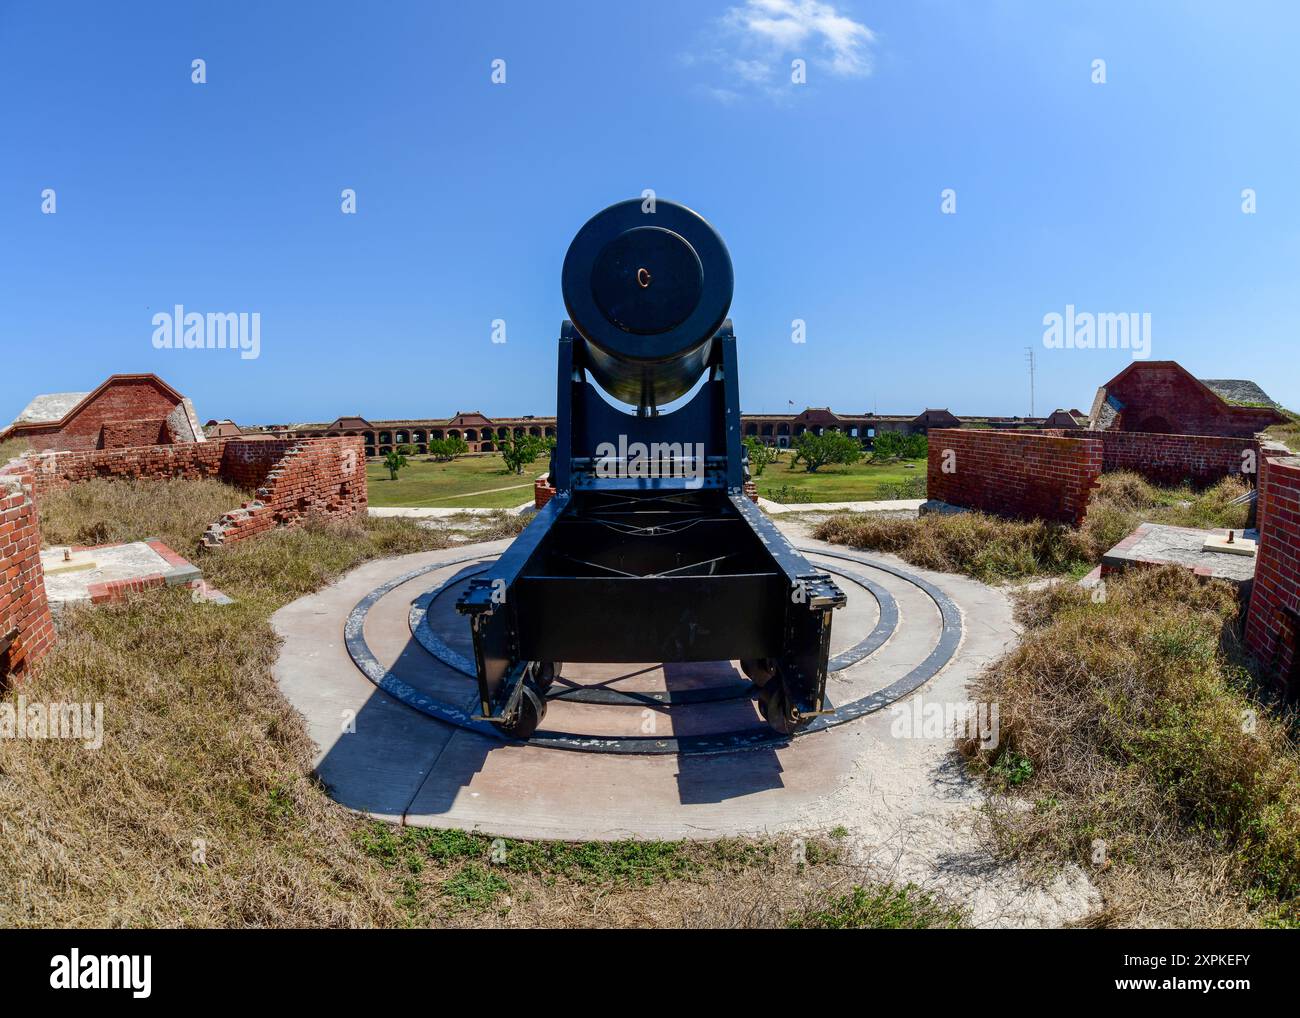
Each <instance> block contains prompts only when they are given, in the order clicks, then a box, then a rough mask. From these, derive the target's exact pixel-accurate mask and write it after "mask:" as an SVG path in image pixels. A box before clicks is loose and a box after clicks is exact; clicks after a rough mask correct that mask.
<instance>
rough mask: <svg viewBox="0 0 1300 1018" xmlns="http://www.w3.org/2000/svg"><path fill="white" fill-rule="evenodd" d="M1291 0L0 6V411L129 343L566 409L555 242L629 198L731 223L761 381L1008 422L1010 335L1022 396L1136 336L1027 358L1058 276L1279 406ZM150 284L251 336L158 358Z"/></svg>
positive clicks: (833, 399)
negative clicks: (247, 343) (559, 376)
mask: <svg viewBox="0 0 1300 1018" xmlns="http://www.w3.org/2000/svg"><path fill="white" fill-rule="evenodd" d="M1297 29H1300V5H1295V4H1292V3H1280V2H1279V3H1271V4H1266V3H1234V4H1221V3H1220V4H1215V3H1197V2H1187V3H1173V2H1169V3H1141V4H1136V3H1132V2H1116V3H1104V2H1102V3H1086V4H1085V3H1040V2H1032V0H1025V2H1011V0H1006V2H977V0H950V2H944V0H914V2H908V3H902V2H890V3H883V2H874V3H872V2H865V0H853V2H843V3H833V4H822V3H814V2H811V0H736V2H732V3H726V2H723V3H710V2H704V0H660V2H656V3H653V4H651V3H619V2H557V3H546V4H538V3H523V2H496V3H466V4H450V3H429V2H425V3H397V2H393V3H389V2H384V3H371V4H355V3H347V4H343V3H322V2H316V3H312V4H310V5H309V4H305V3H304V4H290V3H254V2H234V0H227V2H222V3H207V2H202V3H200V2H195V3H190V2H170V3H145V2H139V3H129V4H104V3H89V2H87V3H60V2H53V0H43V2H39V3H37V2H30V3H28V2H9V0H0V337H3V339H0V342H2V343H3V356H2V357H0V419H3V420H5V421H7V420H9V419H11V418H12V416H13V415H14V414H16V413H17V412H18V411H19V410H20V409H21V408H22V407H23V406H24V405H25V404H26V402H27V401H28V399H29V398H30V397H31V396H32V395H33V394H34V393H36V392H44V391H58V390H72V389H89V388H92V387H93V386H94V385H95V384H97V383H98V382H99V381H100V380H102V378H103V377H105V376H106V375H108V374H110V373H112V372H118V371H153V372H156V373H158V374H159V375H161V376H162V377H164V378H165V379H167V380H168V381H170V382H171V383H172V384H173V385H175V386H176V387H177V388H179V389H181V390H182V391H184V392H185V393H187V394H189V395H191V396H192V397H193V398H194V401H195V403H196V405H197V408H198V411H199V414H200V416H201V417H203V418H204V419H207V418H208V417H233V418H234V419H236V420H238V421H240V422H241V423H256V422H289V421H307V420H329V419H332V418H333V417H334V416H336V415H338V414H344V413H347V414H351V413H361V414H364V415H366V416H370V417H397V416H406V415H414V416H443V415H447V414H450V413H452V412H454V411H456V410H467V409H481V410H483V411H485V412H487V413H488V414H498V415H508V414H521V413H531V412H536V413H550V412H553V410H554V405H555V403H554V400H555V394H554V341H555V337H556V335H557V332H558V326H559V323H560V321H561V319H562V318H563V316H564V308H563V303H562V301H561V296H560V286H559V279H560V265H561V261H562V259H563V256H564V252H565V248H566V247H567V245H568V242H569V240H570V239H571V237H572V235H573V234H574V232H575V231H576V230H577V229H578V227H579V226H581V225H582V223H583V222H584V221H585V220H586V219H587V218H588V217H589V216H590V215H591V214H592V213H594V212H596V211H597V210H599V209H600V208H603V207H604V206H605V205H607V204H610V203H612V202H614V201H617V200H620V199H623V198H627V197H633V196H636V195H639V194H640V193H641V192H642V191H643V190H644V189H646V188H652V189H654V190H655V192H656V193H657V194H658V195H660V196H662V197H666V198H671V199H674V200H677V201H681V202H684V203H685V204H687V205H690V206H692V207H693V208H695V209H697V210H698V211H699V212H701V213H702V214H703V215H704V216H705V217H706V218H708V219H710V220H711V221H712V222H713V223H714V225H715V226H717V227H718V229H719V230H720V231H721V233H722V235H723V236H724V237H725V238H726V240H727V243H728V246H729V247H730V249H731V253H732V258H733V260H734V262H735V268H736V296H735V300H734V302H733V305H732V310H731V315H732V318H733V320H734V322H735V326H736V331H737V335H738V337H739V340H740V352H741V372H742V373H741V393H742V403H743V405H744V408H745V409H746V410H749V411H782V410H786V409H787V408H788V405H789V403H790V402H791V401H792V402H793V403H794V404H795V405H796V406H797V407H799V408H802V407H803V406H804V405H807V404H813V405H830V406H832V407H835V408H837V409H840V410H844V411H851V412H861V411H864V410H872V409H877V410H879V411H880V412H912V411H917V410H920V409H921V408H923V407H926V406H933V407H948V408H950V409H952V410H953V411H954V412H956V413H959V414H961V413H976V412H983V413H1003V414H1014V413H1026V412H1027V411H1028V409H1029V385H1028V374H1027V370H1026V366H1025V348H1026V347H1027V346H1033V347H1034V348H1035V349H1036V352H1037V358H1038V377H1037V400H1036V409H1037V410H1038V411H1039V412H1040V413H1043V412H1046V411H1050V410H1052V409H1054V408H1055V407H1057V406H1080V407H1082V408H1083V409H1085V410H1086V409H1087V405H1088V403H1089V401H1090V399H1091V396H1092V393H1093V392H1094V390H1095V388H1096V386H1097V385H1098V384H1100V383H1101V382H1103V381H1105V380H1106V379H1107V378H1109V377H1110V376H1111V375H1113V374H1115V373H1116V372H1117V371H1119V370H1120V369H1121V368H1122V367H1123V366H1124V365H1125V364H1126V363H1128V361H1129V358H1130V354H1129V353H1128V352H1126V351H1123V350H1105V351H1101V350H1077V349H1075V350H1057V349H1046V348H1044V346H1043V343H1042V336H1043V331H1044V325H1043V319H1044V316H1045V315H1047V314H1049V313H1051V312H1058V313H1062V312H1064V309H1065V306H1066V305H1067V304H1073V305H1075V306H1076V307H1077V308H1078V309H1079V310H1086V311H1090V312H1095V313H1102V312H1105V313H1117V312H1139V313H1149V314H1150V315H1151V321H1152V329H1151V356H1152V357H1153V358H1157V359H1175V360H1179V361H1181V362H1183V363H1184V364H1185V365H1186V366H1187V367H1189V368H1190V369H1191V370H1192V371H1193V372H1194V373H1195V374H1197V375H1199V376H1202V377H1208V376H1215V377H1249V378H1254V379H1256V380H1257V381H1259V382H1260V383H1261V384H1263V385H1264V387H1265V388H1266V389H1267V390H1269V392H1270V394H1271V395H1273V396H1274V398H1276V399H1279V400H1281V401H1282V402H1284V403H1286V404H1289V405H1291V406H1293V407H1296V406H1300V358H1297V356H1296V353H1295V351H1296V340H1297V328H1296V314H1297V307H1298V304H1300V301H1297V285H1296V280H1297V270H1298V269H1300V114H1297V109H1296V100H1297V97H1300V63H1298V62H1297V61H1296V60H1295V56H1294V54H1295V50H1296V46H1297V43H1298V42H1300V32H1298V31H1297ZM195 59H203V60H204V61H206V69H207V82H206V83H205V84H194V83H193V82H192V81H191V73H192V72H191V66H192V61H193V60H195ZM496 59H503V60H505V62H506V63H505V68H506V81H505V83H504V84H493V82H492V80H491V74H492V61H493V60H496ZM795 59H802V60H804V61H805V62H806V67H807V74H806V76H807V81H806V83H804V84H800V85H796V84H793V83H792V82H791V81H790V77H791V61H792V60H795ZM1095 60H1104V61H1105V76H1106V81H1105V83H1104V84H1096V83H1094V81H1093V80H1092V79H1093V77H1094V70H1093V62H1094V61H1095ZM47 188H49V189H53V190H54V192H55V196H56V197H55V200H56V209H57V211H56V212H55V213H54V214H53V215H48V214H43V213H42V210H41V206H42V192H43V191H44V190H45V189H47ZM344 188H353V189H355V192H356V195H357V214H355V215H344V214H342V212H341V211H340V202H341V198H340V193H341V191H342V190H343V189H344ZM1245 188H1251V189H1253V190H1254V192H1255V195H1256V199H1255V200H1256V203H1257V204H1256V212H1255V213H1254V214H1246V213H1244V212H1243V211H1242V200H1243V199H1242V192H1243V189H1245ZM944 189H952V190H954V191H955V193H956V209H957V211H956V214H954V215H946V214H943V213H942V211H941V195H942V192H943V191H944ZM175 304H183V305H184V306H185V307H186V309H187V310H197V311H202V312H226V311H245V312H250V313H251V312H259V313H260V314H261V317H262V330H261V353H260V356H259V357H257V358H256V359H250V360H244V359H241V358H240V357H239V356H238V355H236V354H232V353H231V352H229V351H221V350H204V351H194V350H158V349H155V348H154V346H153V344H152V342H151V335H152V333H153V324H152V316H153V315H154V314H155V313H156V312H158V311H160V310H169V309H170V308H171V307H172V306H173V305H175ZM796 318H798V319H803V320H804V321H805V322H806V323H807V325H806V328H807V334H806V337H807V341H806V342H805V343H803V344H796V343H792V342H791V338H790V337H791V322H792V321H793V320H794V319H796ZM494 319H503V320H504V321H505V322H506V328H507V333H506V335H507V342H506V343H504V344H494V343H493V342H492V341H491V323H492V321H493V320H494Z"/></svg>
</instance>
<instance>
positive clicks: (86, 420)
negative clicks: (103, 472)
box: [22, 378, 177, 451]
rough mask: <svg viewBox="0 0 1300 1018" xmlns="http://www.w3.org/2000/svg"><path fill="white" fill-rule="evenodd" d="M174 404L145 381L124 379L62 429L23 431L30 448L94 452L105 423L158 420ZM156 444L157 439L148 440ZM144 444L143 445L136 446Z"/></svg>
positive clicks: (168, 411) (50, 427)
mask: <svg viewBox="0 0 1300 1018" xmlns="http://www.w3.org/2000/svg"><path fill="white" fill-rule="evenodd" d="M176 405H177V401H176V398H175V397H174V396H172V395H170V394H169V393H167V392H165V391H164V390H163V389H161V388H160V387H159V386H158V385H157V384H156V383H155V382H153V381H151V380H149V379H146V378H138V379H137V378H125V379H121V380H119V381H115V382H113V384H111V385H109V386H108V388H106V389H105V390H104V391H103V392H101V393H100V394H99V395H98V396H97V397H96V398H95V399H94V400H93V401H92V402H91V403H90V404H88V405H87V406H86V407H85V408H83V409H82V410H81V411H80V412H78V413H77V415H76V416H75V417H73V418H72V419H71V420H70V421H68V422H67V423H66V424H64V425H63V426H62V427H59V426H56V425H50V426H49V427H43V428H39V429H31V430H24V431H23V432H22V434H23V436H24V437H27V438H30V439H31V443H32V448H33V449H36V450H37V451H40V450H44V449H58V450H66V449H76V450H84V449H95V448H98V447H99V441H100V435H101V432H102V431H103V428H104V425H105V424H113V423H117V422H121V421H145V420H157V421H162V420H165V419H166V418H167V415H168V414H170V413H171V412H172V411H173V410H174V409H175V408H176ZM149 441H150V442H156V441H157V438H156V437H154V438H151V439H150V440H149ZM136 444H144V443H136Z"/></svg>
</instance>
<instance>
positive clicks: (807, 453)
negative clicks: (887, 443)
mask: <svg viewBox="0 0 1300 1018" xmlns="http://www.w3.org/2000/svg"><path fill="white" fill-rule="evenodd" d="M794 449H795V454H796V455H795V462H796V463H800V462H801V463H803V465H804V469H805V470H806V471H807V472H808V473H810V474H812V473H816V471H817V469H818V468H819V467H824V466H826V465H827V464H833V463H856V462H857V461H858V460H859V459H861V458H862V443H861V442H859V441H858V440H857V439H856V438H852V437H850V436H849V435H846V434H844V432H842V431H827V432H825V433H823V434H821V435H814V434H813V433H812V432H811V431H805V432H804V433H803V434H802V435H800V436H799V437H798V438H796V439H795V440H794Z"/></svg>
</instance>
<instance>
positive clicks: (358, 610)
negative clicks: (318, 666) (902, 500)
mask: <svg viewBox="0 0 1300 1018" xmlns="http://www.w3.org/2000/svg"><path fill="white" fill-rule="evenodd" d="M799 550H800V551H801V552H802V553H803V554H805V555H812V556H815V557H817V558H831V559H837V560H841V561H844V562H851V563H854V564H856V565H860V566H866V567H868V568H870V569H875V570H878V571H880V572H883V573H887V574H889V575H891V576H894V577H896V578H898V579H900V580H903V581H904V582H906V583H910V584H911V585H912V586H914V587H916V588H918V589H919V590H921V591H923V592H924V593H925V594H926V595H927V596H928V597H929V598H930V600H931V601H933V602H934V604H935V606H936V607H937V608H938V610H939V616H940V620H941V629H940V634H939V639H938V642H937V643H936V644H935V646H934V648H933V649H932V650H931V651H930V653H929V654H928V655H927V656H926V657H925V659H924V660H922V661H921V662H920V663H919V664H917V665H916V666H915V667H914V668H912V669H911V670H910V671H909V672H907V674H905V675H903V676H902V677H901V678H899V679H898V680H896V681H895V682H893V683H891V684H890V685H888V686H886V687H884V688H883V689H879V690H876V691H875V692H873V693H869V694H868V695H866V696H863V697H860V698H859V699H857V700H852V701H850V702H848V703H844V704H841V705H839V706H836V707H834V708H833V709H834V713H833V714H828V715H822V716H821V717H818V718H816V719H814V720H813V721H812V722H811V723H810V724H809V725H808V726H807V727H805V728H803V729H801V730H800V731H799V733H798V734H797V735H796V736H795V738H802V737H804V736H805V735H810V734H812V733H813V732H819V731H824V730H825V729H828V728H834V727H835V726H837V725H842V724H844V723H846V722H848V721H853V720H855V719H857V718H861V717H865V716H866V715H868V714H873V713H875V712H876V711H879V710H882V709H884V708H885V707H887V706H889V705H890V704H891V703H893V702H894V701H896V700H899V699H901V698H902V697H905V696H907V695H909V694H910V693H912V692H913V691H915V690H916V689H918V688H920V687H921V686H922V685H924V684H925V683H926V682H928V681H929V680H930V679H932V678H933V677H934V676H935V675H937V674H938V673H939V672H940V671H942V670H943V668H944V667H945V666H946V665H947V664H948V662H949V661H951V660H952V658H953V656H954V655H955V654H956V652H957V648H958V647H959V646H960V644H961V639H962V618H961V612H960V610H959V609H958V608H957V606H956V604H954V603H953V601H952V599H951V598H949V597H948V595H947V594H945V593H944V592H943V591H942V590H940V589H939V588H938V587H936V586H934V584H932V583H929V582H928V581H926V580H925V579H922V578H921V577H919V576H916V575H914V574H912V573H909V572H907V571H906V570H902V569H898V568H895V567H894V566H891V565H888V564H887V563H884V562H877V561H873V560H871V559H867V558H864V557H862V556H859V555H851V554H847V553H842V552H831V551H825V550H822V549H820V548H800V549H799ZM484 559H485V556H483V555H466V556H464V557H461V558H456V559H450V560H448V561H445V562H438V563H434V564H433V565H429V566H424V567H423V568H420V569H414V570H411V571H410V572H407V573H403V574H402V575H401V576H396V577H394V578H393V579H391V580H389V581H388V582H387V583H385V584H383V585H382V586H379V587H376V588H375V589H374V590H372V591H371V592H370V593H369V594H367V595H366V596H365V597H364V598H362V599H361V600H360V601H359V602H358V603H357V605H356V607H354V608H353V609H352V611H351V612H350V613H349V615H348V618H347V622H346V623H345V624H344V642H345V643H346V645H347V650H348V654H349V655H350V656H351V658H352V660H353V662H354V663H355V664H356V666H357V667H358V668H360V669H361V671H362V672H363V673H364V674H365V675H366V677H367V678H369V679H370V681H372V682H373V683H374V684H375V685H376V686H378V687H379V688H380V689H382V690H383V691H384V692H385V693H387V694H388V695H389V696H392V697H393V698H394V699H397V700H399V701H400V702H402V703H404V704H406V705H407V706H408V707H411V708H413V709H415V710H418V711H420V712H421V713H423V714H427V715H429V716H430V717H433V718H437V719H438V720H439V721H445V722H447V723H449V724H453V725H457V726H459V727H461V728H466V729H468V730H470V731H474V732H478V733H480V734H482V735H486V736H489V737H491V738H495V739H498V740H500V741H502V742H513V741H516V740H512V739H509V738H508V737H506V736H505V735H503V734H502V732H501V731H500V729H499V728H498V727H497V726H496V725H493V724H491V723H489V722H486V721H479V720H476V719H475V718H474V716H473V714H472V713H471V711H472V710H473V709H474V708H475V707H476V706H477V704H476V701H477V690H474V692H473V693H472V694H471V695H468V696H467V702H466V705H465V706H463V707H458V706H456V705H455V704H453V703H449V702H447V701H445V700H441V699H438V698H436V697H432V696H430V695H429V694H427V693H425V692H423V691H421V690H419V689H417V688H415V687H414V686H412V685H411V684H410V683H408V682H406V681H405V680H404V679H401V678H400V677H398V676H397V675H395V674H394V673H393V672H392V671H390V670H389V669H387V668H385V667H384V665H383V664H382V663H381V662H380V661H379V659H378V658H377V657H376V656H375V654H374V652H373V651H372V650H371V649H370V646H369V644H367V642H366V638H365V620H366V616H367V615H368V614H369V612H370V610H371V609H372V608H373V607H374V606H375V605H376V604H377V603H378V602H379V601H380V600H382V599H383V598H384V597H386V596H387V595H388V594H390V593H391V592H392V591H394V590H396V589H397V588H398V587H401V586H403V585H405V584H407V583H409V582H410V581H411V580H414V579H417V578H418V577H420V576H423V575H426V574H427V573H431V572H436V571H438V570H443V569H446V568H448V567H449V566H456V565H463V564H465V563H468V562H483V561H484ZM488 568H490V566H489V565H484V566H483V567H482V568H480V569H476V570H472V571H470V572H468V573H464V572H462V573H458V574H456V575H453V576H452V577H450V578H449V579H447V580H445V581H444V582H442V583H441V584H439V585H438V586H436V587H434V588H432V589H431V590H429V591H426V592H425V593H424V594H421V595H420V596H419V597H417V598H416V599H415V600H414V601H413V602H412V604H411V610H410V614H409V621H410V626H411V632H412V634H413V636H414V637H415V639H416V640H417V641H418V642H419V644H420V645H421V646H422V647H423V648H424V649H425V650H426V651H428V652H429V653H430V654H431V655H432V656H433V657H434V658H436V659H437V660H438V661H440V662H441V663H442V664H444V665H446V666H447V667H449V668H451V669H453V670H455V671H457V672H459V673H461V674H462V675H466V676H468V677H470V678H474V665H473V662H472V661H470V660H469V659H468V658H466V657H465V655H463V654H461V653H459V652H458V651H456V650H455V649H454V648H452V647H451V646H450V644H448V643H447V641H446V640H444V639H443V638H442V637H441V636H440V635H439V634H438V633H437V632H436V631H435V630H434V629H433V627H432V626H431V625H430V622H429V610H430V608H431V607H432V605H433V603H434V601H436V600H437V598H438V597H439V596H440V595H442V594H444V593H446V592H447V590H449V589H450V588H451V587H454V586H456V585H458V584H460V583H462V582H464V581H465V580H466V579H468V578H469V577H470V576H474V575H477V574H478V573H481V572H485V571H486V570H487V569H488ZM822 568H825V569H826V570H827V571H828V572H832V573H834V574H835V575H837V576H840V577H843V578H844V579H847V580H850V581H852V582H853V583H856V584H858V585H859V586H861V587H862V588H864V589H865V590H866V591H867V592H868V593H870V594H871V595H872V597H874V598H875V600H876V603H877V604H878V605H879V608H880V616H879V619H878V621H877V623H876V625H875V627H874V628H873V629H872V631H871V632H870V633H869V634H868V635H867V636H866V637H865V638H864V639H863V640H861V641H860V642H858V643H857V644H855V645H854V646H853V647H851V648H849V649H848V650H846V651H844V652H843V653H842V654H839V655H837V656H836V657H834V658H832V659H831V661H830V671H832V672H836V671H843V670H844V669H847V668H850V667H852V666H853V665H855V664H858V663H860V662H861V661H864V660H866V659H867V658H869V657H870V656H871V655H872V654H874V653H875V652H876V651H878V650H879V649H880V648H881V647H883V646H884V645H885V644H886V643H887V642H888V641H889V639H890V638H891V637H892V636H893V635H894V633H895V631H896V630H897V628H898V622H899V612H898V606H897V604H896V602H895V601H894V598H893V596H892V595H891V594H890V593H889V592H888V591H887V590H885V589H884V588H883V587H881V586H880V585H879V584H877V583H874V582H872V581H871V580H869V579H867V578H866V577H864V576H861V575H859V574H857V573H855V572H851V571H849V570H848V569H846V568H844V567H841V566H831V565H825V564H823V566H822ZM752 691H753V687H752V686H751V685H750V683H748V682H744V683H727V684H725V685H720V686H709V687H704V688H700V689H692V690H679V691H676V692H663V693H658V692H644V693H635V692H623V691H619V690H610V689H603V688H600V687H583V686H577V685H573V684H567V683H564V682H563V679H557V680H556V684H555V686H553V687H552V689H551V693H550V695H549V696H548V700H549V701H550V702H555V701H565V702H570V703H573V702H576V703H585V704H596V705H613V706H656V707H683V706H688V705H691V704H700V703H715V702H720V701H723V700H730V699H736V698H741V697H748V696H750V695H751V693H752ZM756 721H757V719H756ZM789 741H790V739H789V737H787V736H782V735H779V734H778V733H776V732H774V731H772V730H771V729H770V728H768V727H767V726H766V725H763V724H761V723H756V724H755V725H754V726H753V727H750V728H744V729H737V730H734V731H727V732H720V733H718V734H691V735H682V736H669V737H660V736H631V737H617V738H603V737H600V736H594V735H580V734H576V733H573V732H561V731H553V730H551V729H545V728H543V729H539V730H538V731H537V732H536V733H534V734H533V736H532V738H531V739H529V740H528V745H530V746H540V747H544V748H547V749H567V750H577V751H582V752H590V753H621V754H656V755H658V754H669V753H677V754H682V755H700V754H708V753H730V752H738V751H742V750H751V749H763V748H768V747H772V746H778V745H783V744H785V743H787V742H789Z"/></svg>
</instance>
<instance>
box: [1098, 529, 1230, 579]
mask: <svg viewBox="0 0 1300 1018" xmlns="http://www.w3.org/2000/svg"><path fill="white" fill-rule="evenodd" d="M1236 535H1237V536H1238V537H1241V536H1242V532H1241V531H1240V530H1238V531H1236ZM1211 536H1218V537H1225V538H1226V537H1227V536H1228V531H1227V530H1221V529H1211V530H1196V529H1194V528H1192V527H1171V526H1168V525H1166V524H1163V523H1143V524H1142V525H1141V526H1139V527H1138V528H1137V529H1136V530H1135V531H1133V533H1131V534H1129V536H1128V537H1126V538H1124V540H1122V541H1120V543H1119V544H1117V545H1115V547H1113V548H1112V549H1111V550H1110V551H1108V552H1106V554H1105V555H1103V556H1102V559H1101V565H1102V572H1103V574H1105V573H1107V572H1111V571H1114V570H1120V569H1127V568H1128V567H1129V566H1134V565H1148V566H1149V565H1178V566H1183V567H1185V568H1187V569H1191V570H1192V571H1193V572H1195V573H1196V575H1198V576H1206V577H1211V578H1213V579H1218V580H1227V581H1229V582H1230V583H1237V584H1241V583H1248V582H1250V581H1251V580H1253V579H1254V578H1255V556H1254V555H1228V554H1224V553H1223V552H1217V551H1206V550H1205V548H1204V545H1205V539H1206V538H1207V537H1211Z"/></svg>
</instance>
